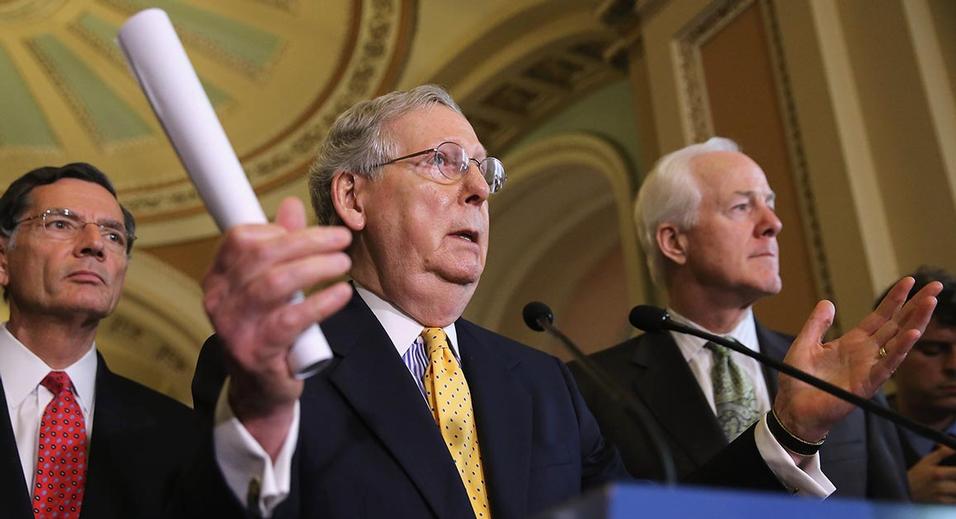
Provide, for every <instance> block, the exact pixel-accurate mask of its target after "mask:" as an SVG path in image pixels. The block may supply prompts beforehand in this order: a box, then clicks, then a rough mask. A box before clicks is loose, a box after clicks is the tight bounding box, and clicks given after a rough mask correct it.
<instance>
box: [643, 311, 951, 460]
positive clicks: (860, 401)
mask: <svg viewBox="0 0 956 519" xmlns="http://www.w3.org/2000/svg"><path fill="white" fill-rule="evenodd" d="M628 320H629V321H630V322H631V324H632V325H633V326H634V327H635V328H639V329H641V330H643V331H645V332H659V331H664V330H670V331H674V332H677V333H683V334H688V335H693V336H695V337H700V338H701V339H705V340H708V341H710V342H713V343H715V344H719V345H721V346H723V347H725V348H730V349H731V350H734V351H736V352H738V353H741V354H743V355H746V356H748V357H750V358H752V359H756V360H757V362H759V363H761V364H764V365H766V366H770V367H771V368H773V369H774V370H776V371H779V372H780V373H784V374H786V375H789V376H791V377H793V378H795V379H797V380H799V381H801V382H806V383H807V384H810V385H811V386H813V387H815V388H817V389H819V390H820V391H823V392H825V393H829V394H831V395H833V396H835V397H837V398H839V399H840V400H843V401H845V402H849V403H851V404H853V405H855V406H857V407H860V408H862V409H863V410H864V411H867V412H870V413H873V414H875V415H877V416H879V417H881V418H883V419H885V420H889V421H891V422H893V423H895V424H897V425H899V426H900V427H905V428H906V429H909V430H910V431H913V432H914V433H916V434H918V435H920V436H922V437H924V438H929V439H931V440H933V441H935V442H936V443H941V444H943V445H945V446H947V447H949V448H951V449H956V437H953V436H950V435H948V434H944V433H942V432H940V431H937V430H936V429H933V428H931V427H928V426H926V425H923V424H921V423H917V422H914V421H913V420H910V419H909V418H906V417H905V416H903V415H901V414H899V413H897V412H895V411H893V410H891V409H888V408H886V407H883V406H881V405H879V404H877V403H875V402H873V401H872V400H869V399H867V398H863V397H861V396H859V395H854V394H853V393H850V392H849V391H846V390H845V389H843V388H841V387H837V386H834V385H833V384H831V383H829V382H827V381H825V380H822V379H819V378H817V377H815V376H813V375H811V374H809V373H807V372H805V371H802V370H799V369H797V368H795V367H793V366H791V365H789V364H785V363H783V362H781V361H779V360H777V359H774V358H771V357H768V356H767V355H764V354H763V353H760V352H757V351H754V350H751V349H750V348H748V347H746V346H744V345H743V344H740V343H739V342H737V341H736V340H735V339H727V338H725V337H721V336H720V335H714V334H712V333H709V332H706V331H704V330H701V329H699V328H695V327H693V326H688V325H686V324H683V323H679V322H677V321H674V320H673V319H671V316H670V315H669V314H668V313H667V312H666V311H665V310H663V309H662V308H658V307H656V306H651V305H637V306H635V307H634V308H632V309H631V313H630V315H628Z"/></svg>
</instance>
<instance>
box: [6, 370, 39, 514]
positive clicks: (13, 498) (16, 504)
mask: <svg viewBox="0 0 956 519" xmlns="http://www.w3.org/2000/svg"><path fill="white" fill-rule="evenodd" d="M0 402H3V403H4V410H6V402H7V395H6V393H5V392H4V391H3V381H0ZM0 414H2V415H3V416H0V503H3V508H4V509H6V510H7V511H8V512H6V513H9V514H10V516H11V517H18V518H28V517H33V509H32V508H31V507H30V493H29V491H28V490H27V483H26V482H25V481H23V465H22V464H21V463H20V452H19V451H17V440H16V437H15V436H14V435H13V425H12V424H11V423H10V413H8V412H3V413H0Z"/></svg>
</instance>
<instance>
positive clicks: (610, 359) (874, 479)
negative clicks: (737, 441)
mask: <svg viewBox="0 0 956 519" xmlns="http://www.w3.org/2000/svg"><path fill="white" fill-rule="evenodd" d="M757 339H758V342H759V344H760V349H761V351H762V352H763V353H765V354H767V355H770V356H772V357H774V358H777V359H779V360H783V358H784V356H785V355H786V352H787V349H788V348H789V347H790V343H791V342H792V340H793V338H792V337H789V336H786V335H783V334H780V333H776V332H773V331H770V330H767V329H765V328H763V327H762V326H760V325H759V324H758V325H757ZM591 358H592V359H593V360H594V361H595V362H597V363H598V364H599V365H600V366H601V367H602V368H603V369H604V370H605V371H607V372H608V373H609V374H610V377H611V379H612V380H613V381H614V382H616V383H618V384H619V385H621V386H622V387H626V388H628V389H630V390H632V391H633V393H634V394H635V395H636V396H637V397H638V398H639V399H640V400H641V401H643V403H645V404H646V405H647V407H648V408H649V409H650V411H651V413H652V414H653V416H654V417H655V418H656V421H657V424H658V425H659V426H660V427H661V428H662V429H663V431H664V433H665V435H666V436H667V438H668V439H669V440H670V446H671V449H672V451H673V454H674V460H675V463H676V465H677V471H678V473H679V475H681V476H685V475H688V474H690V473H692V472H694V471H695V470H697V469H698V467H700V466H702V465H704V464H705V463H707V462H708V460H711V459H712V458H713V457H714V456H715V455H716V454H717V453H718V452H720V451H721V450H722V449H723V448H724V446H725V445H726V444H727V441H726V439H725V438H724V434H723V431H722V430H721V429H720V426H719V424H718V423H717V418H716V416H715V415H714V412H713V411H712V410H711V408H710V405H709V404H708V403H707V400H706V399H705V397H704V394H703V392H702V391H701V389H700V386H699V385H698V384H697V381H696V379H695V378H694V375H693V373H692V372H691V371H690V367H689V366H688V365H687V362H686V361H685V360H684V357H683V356H682V355H681V353H680V350H679V349H678V347H677V344H676V343H675V342H674V340H673V338H672V337H671V335H670V333H668V332H655V333H648V334H644V335H642V336H640V337H637V338H634V339H630V340H628V341H626V342H624V343H622V344H619V345H617V346H614V347H612V348H609V349H607V350H604V351H601V352H598V353H595V354H593V355H592V356H591ZM572 372H573V373H574V374H575V376H576V377H577V379H578V383H579V385H580V387H581V391H582V394H583V395H584V398H585V401H586V402H587V403H588V406H589V407H590V408H591V410H592V412H593V413H594V416H595V417H596V418H597V420H598V423H599V424H600V425H601V430H602V431H604V434H605V436H606V437H607V438H608V440H609V441H611V442H612V443H614V444H615V445H617V446H618V448H619V449H620V450H621V455H622V458H623V459H624V463H625V465H626V466H627V468H628V471H629V472H630V473H631V474H632V475H633V476H635V477H638V478H645V479H661V477H662V476H661V470H660V467H659V466H658V464H657V461H656V457H655V455H654V452H653V451H652V450H651V445H650V443H649V442H648V441H647V439H646V436H645V434H644V432H643V431H642V430H641V429H640V428H639V427H637V425H636V424H635V422H634V420H633V419H631V418H630V416H628V415H627V414H625V412H624V411H623V410H622V409H621V408H620V406H619V405H616V404H615V403H614V402H612V401H610V400H609V399H608V398H607V397H606V395H604V394H603V393H601V392H600V390H599V389H598V388H596V387H595V386H594V384H593V383H592V382H591V381H590V380H589V379H588V378H587V377H586V376H585V375H584V374H583V373H582V372H580V370H579V368H577V367H576V366H574V365H572ZM764 377H765V380H766V382H767V388H768V389H769V391H770V396H771V401H772V399H773V396H774V395H775V394H776V390H777V374H776V372H774V371H772V370H769V369H767V368H764ZM876 399H877V400H878V402H879V403H882V404H884V405H885V399H884V398H883V397H882V395H880V396H877V397H876ZM820 459H821V467H822V468H823V471H824V473H825V474H826V475H827V477H828V478H829V479H830V480H831V481H832V482H833V484H834V485H835V486H836V488H837V490H836V492H835V494H834V495H836V496H851V497H868V498H875V499H907V498H908V490H907V484H906V473H905V468H904V464H903V458H902V453H901V452H900V448H899V439H898V437H897V432H896V430H895V428H894V427H893V426H892V424H890V423H889V422H885V421H884V420H882V419H880V418H879V417H877V416H871V415H869V414H867V413H864V412H863V410H861V409H855V410H854V411H853V412H852V413H850V415H849V416H848V417H847V418H846V419H844V420H843V421H841V422H840V423H838V424H837V425H836V426H835V427H834V428H833V429H832V430H831V431H830V434H829V436H828V437H827V441H826V443H825V444H824V446H823V448H822V449H821V450H820Z"/></svg>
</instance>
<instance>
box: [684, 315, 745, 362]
mask: <svg viewBox="0 0 956 519" xmlns="http://www.w3.org/2000/svg"><path fill="white" fill-rule="evenodd" d="M667 313H669V314H670V316H671V319H673V320H675V321H678V322H681V323H684V324H687V325H690V326H692V327H694V328H698V329H701V330H704V331H706V332H710V333H712V334H714V335H721V336H723V337H732V338H734V339H737V341H738V342H740V343H741V344H743V345H744V346H746V347H748V348H750V349H751V350H753V351H760V345H759V344H758V343H757V325H756V324H755V322H754V313H753V307H750V308H747V311H746V312H745V313H744V315H743V317H742V318H741V319H740V322H738V323H737V326H735V327H734V329H733V330H731V331H730V333H726V334H720V333H716V332H713V331H711V330H708V329H707V328H704V327H703V326H701V325H699V324H697V323H695V322H694V321H691V320H690V319H688V318H686V317H684V316H682V315H681V314H679V313H677V312H675V311H674V309H672V308H668V309H667ZM671 335H672V336H673V337H674V342H676V343H677V347H678V348H680V352H681V354H682V355H683V356H684V360H686V361H688V362H689V361H690V359H691V358H693V357H695V356H697V355H698V354H699V353H700V351H701V350H702V349H703V348H704V345H705V344H707V340H705V339H702V338H700V337H695V336H693V335H688V334H684V333H677V332H671Z"/></svg>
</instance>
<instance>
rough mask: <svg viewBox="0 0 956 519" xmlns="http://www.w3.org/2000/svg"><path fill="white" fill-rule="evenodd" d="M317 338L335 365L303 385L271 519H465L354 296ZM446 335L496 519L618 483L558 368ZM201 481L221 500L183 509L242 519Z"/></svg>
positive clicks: (510, 344) (204, 402)
mask: <svg viewBox="0 0 956 519" xmlns="http://www.w3.org/2000/svg"><path fill="white" fill-rule="evenodd" d="M322 329H323V331H324V333H325V335H326V337H327V338H328V340H329V344H330V345H331V347H332V349H333V351H334V353H335V357H334V359H333V361H332V362H331V363H330V364H329V366H327V367H326V368H325V369H324V370H323V371H321V372H320V373H319V374H317V375H315V376H313V377H311V378H310V379H308V380H307V381H306V384H305V389H304V392H303V394H302V397H301V400H300V402H301V424H300V428H299V439H298V445H297V448H296V453H295V456H294V459H293V480H292V494H291V495H290V497H289V498H288V499H287V500H286V501H285V502H284V503H282V504H281V505H280V506H279V508H278V509H277V511H276V513H275V516H274V517H277V518H285V517H303V518H306V517H322V518H361V517H369V518H378V517H390V518H410V519H411V518H415V519H421V518H429V517H434V518H470V517H473V512H472V510H471V506H470V505H469V501H468V497H467V494H466V493H465V488H464V486H463V485H462V482H461V478H460V477H459V475H458V471H457V470H456V468H455V465H454V462H453V461H452V459H451V456H450V455H449V453H448V450H447V448H446V447H445V445H444V442H443V440H442V437H441V435H440V433H439V430H438V427H437V426H436V424H435V421H434V418H433V417H432V415H431V413H430V412H429V410H428V407H427V404H426V403H425V400H424V398H422V395H421V392H420V391H419V389H418V387H417V386H416V384H415V382H414V381H413V380H412V378H411V376H410V375H409V372H408V369H407V368H406V367H405V365H404V364H403V363H402V360H401V358H400V357H399V356H398V353H397V351H396V350H395V347H394V346H393V345H392V343H391V341H390V339H389V337H388V335H387V334H386V333H385V330H384V329H383V328H382V326H381V324H380V323H379V322H378V320H377V319H376V318H375V316H374V315H373V314H372V312H371V310H369V308H368V306H366V304H365V303H364V302H363V301H362V299H361V298H360V297H358V295H353V297H352V300H351V301H350V303H349V304H348V306H347V307H346V308H344V309H343V310H342V311H340V312H339V313H337V314H336V315H334V316H332V317H330V318H329V319H327V320H326V321H325V322H323V323H322ZM456 330H457V333H458V342H459V344H458V349H459V353H460V356H461V363H462V368H463V370H464V372H465V377H466V378H467V379H468V385H469V387H470V389H471V394H472V402H473V406H474V411H475V417H476V421H477V428H478V438H479V442H480V445H481V453H482V462H483V464H484V469H485V477H486V482H487V489H488V495H489V500H490V505H491V509H492V516H493V517H494V518H495V519H524V518H526V517H530V516H533V515H535V514H536V513H540V512H542V511H544V510H546V509H548V508H550V507H553V506H555V505H558V504H560V503H562V502H564V501H566V500H567V499H569V498H572V497H575V496H577V495H579V494H580V493H581V492H582V490H584V489H587V488H589V487H593V486H597V485H600V484H602V483H605V482H607V481H610V480H612V479H615V478H621V477H627V476H626V472H625V470H624V467H623V465H622V463H621V461H620V457H619V456H618V453H617V451H616V450H615V449H614V448H613V447H610V446H609V445H607V444H606V443H605V442H604V439H603V437H602V435H601V433H600V431H599V430H598V427H597V423H596V422H595V421H594V418H593V417H592V416H591V413H590V412H589V411H588V409H587V407H586V406H585V405H584V402H583V400H582V399H581V395H580V393H579V392H578V390H577V388H576V387H575V384H574V381H573V378H572V377H571V374H570V373H569V372H568V370H567V368H566V367H565V366H564V364H562V363H561V362H560V361H559V360H558V359H556V358H555V357H552V356H550V355H547V354H544V353H541V352H539V351H537V350H534V349H532V348H529V347H527V346H523V345H521V344H518V343H516V342H514V341H511V340H509V339H507V338H505V337H502V336H500V335H497V334H495V333H492V332H490V331H488V330H485V329H483V328H481V327H478V326H476V325H474V324H472V323H470V322H468V321H465V320H463V319H459V320H458V321H457V322H456ZM220 357H221V353H219V344H218V343H217V342H216V341H215V338H212V339H210V341H207V343H206V345H205V346H204V348H203V353H202V354H201V355H200V360H199V365H198V366H197V371H196V380H195V381H194V384H193V388H194V398H195V400H196V402H197V406H198V407H199V408H202V409H206V410H207V411H208V410H210V409H212V405H213V402H214V401H215V398H216V395H217V394H218V391H219V388H220V387H221V383H222V376H223V374H224V371H223V370H222V367H221V366H222V363H221V358H220ZM209 466H210V467H215V465H214V462H212V463H211V464H210V465H209ZM200 479H201V480H203V481H205V482H206V484H207V486H208V484H209V483H210V482H215V484H216V485H218V487H217V488H214V489H213V490H212V491H210V492H209V494H207V495H215V496H217V497H218V499H219V500H218V501H214V500H207V501H205V502H204V503H196V504H194V505H192V506H190V507H189V508H190V509H191V510H192V511H193V512H196V513H197V515H203V513H205V512H204V510H208V511H210V512H213V511H216V512H218V513H225V514H226V515H227V516H230V517H232V516H236V515H239V514H241V513H242V507H241V506H240V503H239V502H238V501H237V500H235V499H234V498H232V497H231V494H230V493H229V491H228V490H227V489H226V487H225V484H224V483H223V481H222V477H221V474H219V473H218V471H217V470H215V469H213V470H209V471H208V472H207V473H206V475H201V476H200Z"/></svg>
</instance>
